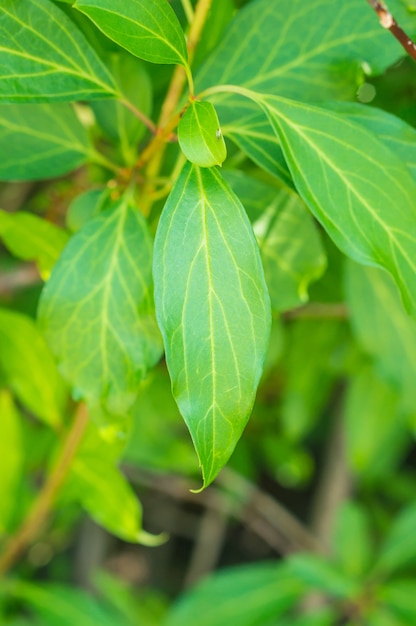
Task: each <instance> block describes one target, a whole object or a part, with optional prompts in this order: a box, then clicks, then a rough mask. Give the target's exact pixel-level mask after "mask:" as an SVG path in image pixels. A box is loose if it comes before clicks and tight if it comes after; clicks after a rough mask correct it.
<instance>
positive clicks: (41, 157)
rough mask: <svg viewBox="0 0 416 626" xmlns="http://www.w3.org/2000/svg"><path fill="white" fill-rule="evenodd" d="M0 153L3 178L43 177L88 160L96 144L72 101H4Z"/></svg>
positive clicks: (0, 112) (13, 179)
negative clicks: (92, 142)
mask: <svg viewBox="0 0 416 626" xmlns="http://www.w3.org/2000/svg"><path fill="white" fill-rule="evenodd" d="M0 11H1V9H0ZM0 153H1V154H3V155H7V158H3V159H2V160H1V161H0V180H9V181H24V180H42V179H44V178H53V177H54V176H61V175H62V174H67V173H68V172H70V171H72V170H74V169H75V168H77V167H79V166H80V165H82V164H83V163H85V161H87V160H88V158H89V157H90V156H91V153H92V146H91V144H90V141H89V139H88V135H87V132H86V130H85V128H84V127H83V126H82V124H81V122H80V121H79V120H78V118H77V116H76V114H75V112H74V110H73V108H72V107H71V105H70V104H63V103H54V104H47V103H45V104H26V105H25V106H24V107H22V106H21V105H19V104H1V105H0Z"/></svg>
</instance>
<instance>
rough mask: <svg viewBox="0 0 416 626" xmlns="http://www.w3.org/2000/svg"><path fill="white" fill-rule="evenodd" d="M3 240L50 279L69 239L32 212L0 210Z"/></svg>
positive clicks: (61, 231) (14, 252)
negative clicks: (35, 264)
mask: <svg viewBox="0 0 416 626" xmlns="http://www.w3.org/2000/svg"><path fill="white" fill-rule="evenodd" d="M0 239H2V241H3V243H4V244H5V245H6V247H7V248H8V249H9V250H10V252H11V253H12V254H14V255H15V256H16V257H18V258H19V259H24V260H26V261H32V260H33V261H36V263H37V265H38V267H39V271H40V273H41V274H42V276H43V277H44V278H47V277H48V276H49V274H50V271H51V269H52V267H53V266H54V265H55V263H56V261H57V260H58V258H59V256H60V254H61V252H62V250H63V249H64V247H65V245H66V243H67V242H68V239H69V237H68V235H67V233H66V232H65V231H64V230H62V229H61V228H58V227H57V226H55V225H54V224H51V222H47V221H46V220H45V219H42V218H40V217H38V216H37V215H33V214H32V213H26V212H24V211H19V212H18V213H8V212H7V211H2V210H0Z"/></svg>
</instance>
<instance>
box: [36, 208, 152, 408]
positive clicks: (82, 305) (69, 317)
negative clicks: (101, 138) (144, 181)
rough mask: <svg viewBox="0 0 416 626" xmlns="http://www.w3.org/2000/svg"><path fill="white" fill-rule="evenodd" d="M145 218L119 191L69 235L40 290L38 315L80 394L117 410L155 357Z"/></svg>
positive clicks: (149, 246) (127, 401)
mask: <svg viewBox="0 0 416 626" xmlns="http://www.w3.org/2000/svg"><path fill="white" fill-rule="evenodd" d="M151 257H152V244H151V238H150V235H149V232H148V230H147V226H146V222H145V220H144V219H143V217H142V216H141V214H140V212H139V210H138V209H137V208H136V207H135V206H134V204H133V202H132V201H131V200H130V199H129V198H127V197H122V198H121V200H119V201H118V202H116V203H114V204H113V206H112V207H111V208H109V209H108V210H106V211H104V212H103V213H101V214H100V215H99V216H98V217H96V218H94V219H92V220H90V221H88V222H87V223H86V224H85V226H84V227H83V228H82V229H81V230H80V231H79V232H78V233H77V234H76V235H75V236H74V237H73V238H72V239H71V241H70V242H69V244H68V246H67V247H66V248H65V250H64V252H63V254H62V256H61V258H60V259H59V262H58V263H57V264H56V266H55V268H54V270H53V272H52V276H51V279H50V281H49V282H48V283H47V285H46V288H45V290H44V292H43V294H42V297H41V302H40V308H39V317H40V321H41V325H42V327H43V329H44V332H45V334H46V337H47V340H48V341H49V344H50V346H51V348H52V351H53V352H54V353H55V354H56V356H57V358H58V361H59V362H60V365H61V369H62V372H63V374H64V376H65V377H66V378H67V379H68V380H69V381H70V382H71V383H72V385H73V386H74V387H75V390H76V393H77V395H78V396H81V397H84V398H85V399H87V400H88V401H89V402H90V404H91V405H92V404H98V403H99V404H101V406H102V407H103V408H104V409H105V410H107V411H109V412H110V413H117V414H122V413H123V412H124V411H126V410H127V409H128V408H129V407H130V406H131V404H132V403H133V401H134V399H135V397H136V395H137V391H138V385H139V383H140V381H141V380H142V378H143V376H144V375H145V374H146V371H147V370H148V368H149V367H151V366H152V365H154V364H155V363H156V362H157V360H158V359H159V358H160V356H161V349H162V348H161V341H160V336H159V332H158V329H157V326H156V321H155V318H154V313H153V304H152V282H151Z"/></svg>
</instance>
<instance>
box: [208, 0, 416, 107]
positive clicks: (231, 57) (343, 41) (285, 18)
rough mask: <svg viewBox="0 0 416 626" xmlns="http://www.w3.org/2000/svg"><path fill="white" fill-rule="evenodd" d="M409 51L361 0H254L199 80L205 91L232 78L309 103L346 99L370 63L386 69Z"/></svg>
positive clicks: (371, 68)
mask: <svg viewBox="0 0 416 626" xmlns="http://www.w3.org/2000/svg"><path fill="white" fill-rule="evenodd" d="M389 8H390V9H391V11H392V12H393V13H394V15H395V16H396V18H397V19H398V20H399V22H400V24H401V25H402V27H403V28H405V29H406V28H407V27H409V29H410V30H412V28H413V27H414V17H412V16H409V14H408V13H406V11H405V9H404V7H403V6H401V5H400V2H399V1H398V0H391V2H389ZM312 25H313V27H312ZM403 54H404V52H403V50H402V49H401V47H400V45H399V44H398V43H397V41H395V40H394V38H393V37H391V35H390V33H388V32H386V31H385V29H383V28H380V24H379V22H378V20H377V16H375V15H374V12H373V11H371V9H370V8H369V7H368V5H367V4H366V3H365V2H362V0H349V1H348V2H344V3H342V4H340V3H338V2H333V0H314V2H305V1H304V0H254V1H253V2H250V3H249V4H248V5H247V6H246V7H244V8H243V9H242V10H240V11H238V13H237V15H236V17H235V18H234V20H233V21H232V22H231V24H230V27H229V28H228V30H227V32H226V34H225V36H224V39H223V41H222V43H221V45H219V46H218V47H217V48H216V50H215V53H214V54H212V55H211V56H210V57H209V58H208V60H207V62H206V64H205V65H204V66H203V67H202V68H201V71H200V72H199V74H198V76H197V81H196V83H197V88H198V91H199V90H201V89H204V88H206V87H208V86H211V85H218V84H225V83H229V84H234V85H243V86H246V87H249V88H250V89H255V90H257V91H263V92H267V93H272V94H276V95H277V94H279V95H281V96H285V97H288V98H294V99H300V100H306V101H308V100H317V101H322V100H324V99H329V98H344V99H345V98H352V97H354V95H355V89H356V85H357V84H358V82H359V81H360V80H361V77H362V74H363V69H362V68H363V66H365V68H366V71H367V72H371V73H381V72H383V71H384V70H385V69H386V68H387V67H388V66H389V65H391V64H392V63H394V62H395V61H396V60H397V59H398V58H400V56H403ZM225 99H226V98H225ZM224 106H227V105H226V103H225V104H224ZM220 117H221V118H222V115H221V114H220Z"/></svg>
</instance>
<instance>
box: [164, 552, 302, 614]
mask: <svg viewBox="0 0 416 626" xmlns="http://www.w3.org/2000/svg"><path fill="white" fill-rule="evenodd" d="M303 591H304V588H303V585H302V584H301V583H300V582H299V580H297V579H296V577H294V576H291V575H290V574H289V573H288V572H287V570H286V568H284V567H282V566H281V565H280V564H277V563H256V564H254V565H246V566H241V567H235V568H232V569H231V568H230V569H228V570H224V571H220V572H218V573H216V574H213V575H212V576H211V577H209V578H207V579H205V580H204V581H203V582H202V583H200V584H199V585H197V587H195V589H192V590H191V591H189V592H188V593H187V594H185V595H183V596H182V597H181V598H180V600H179V601H178V602H177V603H176V604H175V605H174V606H173V608H172V610H171V611H170V612H169V613H168V616H167V619H166V621H165V622H164V623H163V626H194V624H195V618H196V616H198V618H197V619H198V624H199V626H223V625H224V624H228V623H233V624H238V625H239V626H260V625H261V624H265V623H268V620H269V619H271V618H274V619H276V618H278V617H279V616H280V615H282V614H284V612H285V611H286V610H287V609H288V608H289V607H291V606H293V605H294V604H295V602H296V601H297V600H298V599H299V598H300V596H301V594H302V592H303Z"/></svg>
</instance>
